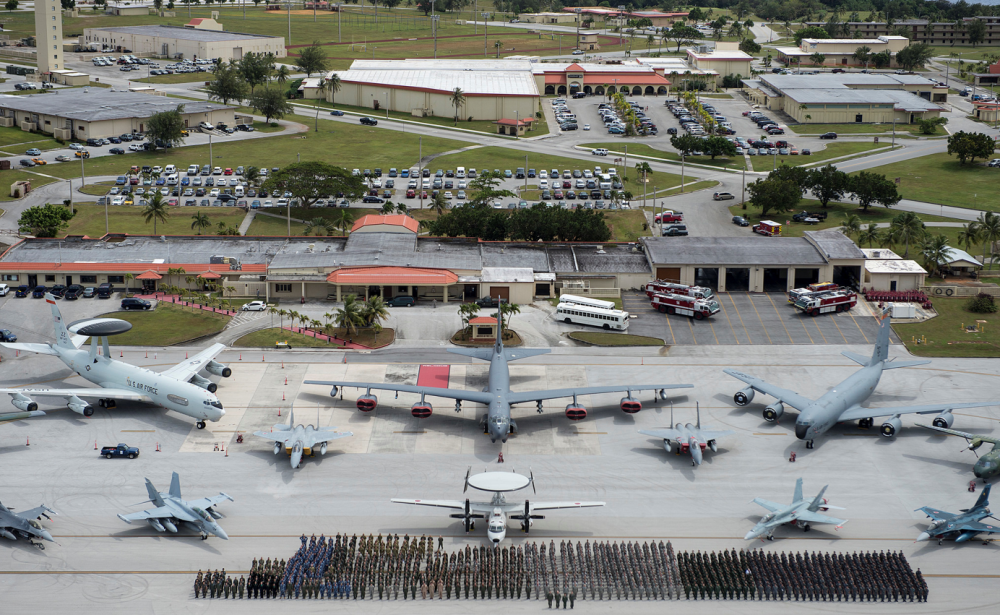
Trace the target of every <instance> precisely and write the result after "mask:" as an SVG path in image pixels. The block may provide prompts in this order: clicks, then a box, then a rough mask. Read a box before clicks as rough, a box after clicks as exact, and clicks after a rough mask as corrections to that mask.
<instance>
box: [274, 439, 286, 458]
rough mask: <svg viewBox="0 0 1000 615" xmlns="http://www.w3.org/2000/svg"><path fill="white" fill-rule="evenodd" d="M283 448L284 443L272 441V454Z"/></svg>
mask: <svg viewBox="0 0 1000 615" xmlns="http://www.w3.org/2000/svg"><path fill="white" fill-rule="evenodd" d="M283 448H285V445H284V444H283V443H281V442H275V443H274V454H275V455H277V454H278V453H280V452H281V449H283Z"/></svg>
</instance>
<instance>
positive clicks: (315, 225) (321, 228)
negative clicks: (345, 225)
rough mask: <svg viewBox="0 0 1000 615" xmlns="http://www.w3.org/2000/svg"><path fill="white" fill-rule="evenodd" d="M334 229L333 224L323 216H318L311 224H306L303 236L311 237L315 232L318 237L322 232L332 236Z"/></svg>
mask: <svg viewBox="0 0 1000 615" xmlns="http://www.w3.org/2000/svg"><path fill="white" fill-rule="evenodd" d="M334 228H335V227H334V225H333V222H330V221H329V220H327V219H326V218H324V217H322V216H317V217H315V218H313V219H312V220H310V221H309V222H306V227H305V229H303V231H302V234H303V235H309V234H310V233H312V232H314V231H315V232H316V235H317V236H318V235H319V234H320V233H321V232H326V234H327V235H330V234H332V233H333V231H334Z"/></svg>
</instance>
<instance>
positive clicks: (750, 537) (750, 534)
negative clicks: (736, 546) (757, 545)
mask: <svg viewBox="0 0 1000 615" xmlns="http://www.w3.org/2000/svg"><path fill="white" fill-rule="evenodd" d="M756 537H757V535H756V534H754V531H753V530H750V531H749V532H747V535H746V536H744V537H743V540H753V539H754V538H756Z"/></svg>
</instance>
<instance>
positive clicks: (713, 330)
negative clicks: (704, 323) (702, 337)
mask: <svg viewBox="0 0 1000 615" xmlns="http://www.w3.org/2000/svg"><path fill="white" fill-rule="evenodd" d="M708 326H709V327H711V328H712V337H714V338H715V345H716V346H718V345H719V336H718V335H716V334H715V325H713V324H712V321H711V320H710V321H708Z"/></svg>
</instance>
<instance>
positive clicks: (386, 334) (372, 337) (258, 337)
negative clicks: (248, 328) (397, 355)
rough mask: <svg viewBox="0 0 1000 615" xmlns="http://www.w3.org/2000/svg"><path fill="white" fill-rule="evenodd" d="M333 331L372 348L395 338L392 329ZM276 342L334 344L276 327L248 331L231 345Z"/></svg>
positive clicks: (300, 345)
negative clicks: (348, 334)
mask: <svg viewBox="0 0 1000 615" xmlns="http://www.w3.org/2000/svg"><path fill="white" fill-rule="evenodd" d="M333 333H334V334H336V336H337V337H338V338H340V339H351V340H353V341H354V343H355V344H361V345H363V346H369V347H372V348H374V347H377V346H385V345H386V344H391V343H392V341H393V340H394V339H395V338H396V332H395V331H394V330H393V329H382V330H381V331H379V333H378V335H377V336H376V334H375V332H374V331H372V330H371V329H359V330H358V331H356V332H355V333H354V334H353V335H350V336H346V335H345V333H344V331H343V330H342V329H334V330H333ZM276 342H288V344H289V345H291V346H292V347H293V348H296V347H298V348H332V347H334V346H335V344H330V343H327V342H326V341H324V340H320V339H316V338H313V337H311V336H308V335H303V334H301V333H292V332H291V331H286V330H285V329H279V328H278V327H272V328H270V329H261V330H259V331H254V332H253V333H248V334H246V335H244V336H243V337H241V338H240V339H238V340H236V342H234V343H233V346H240V347H244V348H245V347H247V346H250V347H258V348H269V347H270V348H273V347H274V345H275V343H276Z"/></svg>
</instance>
